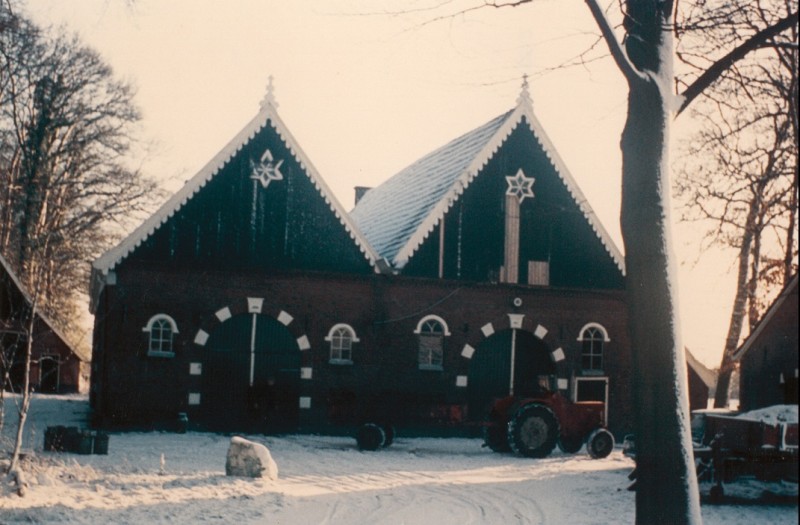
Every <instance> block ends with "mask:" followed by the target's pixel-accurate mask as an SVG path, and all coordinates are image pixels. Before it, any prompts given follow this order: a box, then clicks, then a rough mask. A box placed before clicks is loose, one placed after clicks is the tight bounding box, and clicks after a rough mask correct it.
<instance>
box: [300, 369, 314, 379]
mask: <svg viewBox="0 0 800 525" xmlns="http://www.w3.org/2000/svg"><path fill="white" fill-rule="evenodd" d="M311 374H312V368H311V367H310V366H304V367H302V368H301V369H300V379H311Z"/></svg>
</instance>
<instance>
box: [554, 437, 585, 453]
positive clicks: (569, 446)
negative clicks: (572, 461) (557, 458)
mask: <svg viewBox="0 0 800 525" xmlns="http://www.w3.org/2000/svg"><path fill="white" fill-rule="evenodd" d="M581 447H583V439H581V438H576V437H573V438H563V437H562V438H559V440H558V448H559V449H561V452H564V453H565V454H574V453H576V452H577V451H579V450H580V449H581Z"/></svg>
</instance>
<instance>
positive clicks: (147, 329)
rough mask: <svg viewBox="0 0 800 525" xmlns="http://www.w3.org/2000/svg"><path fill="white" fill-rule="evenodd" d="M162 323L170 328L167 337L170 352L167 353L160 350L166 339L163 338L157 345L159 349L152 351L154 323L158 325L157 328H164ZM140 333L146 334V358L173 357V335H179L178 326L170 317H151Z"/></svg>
mask: <svg viewBox="0 0 800 525" xmlns="http://www.w3.org/2000/svg"><path fill="white" fill-rule="evenodd" d="M164 322H166V324H167V325H168V326H169V328H170V335H169V348H170V350H168V351H167V350H163V349H162V348H163V346H162V345H163V342H164V341H166V339H163V338H162V339H160V341H161V343H160V344H159V345H158V346H159V349H157V350H154V349H153V342H154V340H153V329H154V328H156V323H158V325H159V326H162V327H163V326H164V325H163V323H164ZM142 332H146V333H147V334H148V335H147V355H148V356H150V357H175V334H177V333H179V331H178V325H177V323H176V322H175V319H173V318H172V317H170V316H169V315H167V314H156V315H154V316H153V317H151V318H150V319H149V320H148V321H147V324H146V325H145V326H144V328H142Z"/></svg>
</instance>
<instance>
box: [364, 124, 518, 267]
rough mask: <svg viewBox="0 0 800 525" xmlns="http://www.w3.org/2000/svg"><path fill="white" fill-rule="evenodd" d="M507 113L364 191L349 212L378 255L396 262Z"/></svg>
mask: <svg viewBox="0 0 800 525" xmlns="http://www.w3.org/2000/svg"><path fill="white" fill-rule="evenodd" d="M510 114H511V111H509V112H508V113H505V114H503V115H500V116H499V117H496V118H494V119H492V120H491V121H489V122H488V123H486V124H484V125H483V126H481V127H479V128H477V129H475V130H473V131H470V132H469V133H467V134H465V135H462V136H460V137H458V138H457V139H455V140H453V141H451V142H449V143H448V144H446V145H444V146H442V147H441V148H439V149H437V150H436V151H434V152H432V153H429V154H428V155H426V156H424V157H422V158H421V159H419V160H418V161H416V162H415V163H413V164H412V165H410V166H408V167H407V168H405V169H404V170H403V171H401V172H400V173H398V174H397V175H395V176H393V177H392V178H390V179H389V180H388V181H386V182H385V183H383V184H381V185H380V186H378V187H377V188H373V189H371V190H369V191H368V192H367V193H366V194H365V195H364V197H363V198H362V199H361V200H360V201H359V202H358V205H357V206H356V207H355V209H354V210H353V211H352V212H351V216H352V217H353V220H355V221H356V224H358V226H359V227H360V228H361V230H362V231H363V233H364V235H365V236H366V237H367V239H368V240H369V242H370V243H371V244H372V245H373V246H374V247H375V249H376V250H377V251H378V253H380V254H381V255H382V256H384V257H386V258H387V259H389V260H390V261H392V262H393V263H395V264H397V263H398V261H397V260H396V258H397V256H398V252H399V251H400V250H401V249H402V248H403V247H404V246H406V245H407V244H408V243H409V239H410V238H411V237H412V235H414V233H415V232H416V231H417V229H418V228H419V227H420V225H421V224H423V223H425V222H426V219H427V218H428V217H429V216H430V214H431V212H432V210H433V209H434V208H435V207H436V205H437V204H439V203H440V201H441V200H442V198H443V197H444V196H445V195H447V194H448V192H450V191H451V190H452V188H453V185H454V184H455V183H456V182H457V181H458V179H459V177H460V176H461V175H462V174H463V173H464V172H465V170H467V168H468V167H469V164H470V162H471V161H472V159H474V158H475V157H476V156H477V155H478V154H479V153H480V152H481V150H483V149H484V148H485V147H486V145H487V143H488V142H489V141H490V139H491V138H492V137H493V136H495V134H496V133H497V130H498V129H499V128H500V127H501V126H502V125H503V123H505V121H506V119H507V118H508V116H509V115H510Z"/></svg>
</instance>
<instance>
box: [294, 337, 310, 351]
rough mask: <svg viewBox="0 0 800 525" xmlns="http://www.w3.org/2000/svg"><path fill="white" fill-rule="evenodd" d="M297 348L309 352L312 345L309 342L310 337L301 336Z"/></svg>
mask: <svg viewBox="0 0 800 525" xmlns="http://www.w3.org/2000/svg"><path fill="white" fill-rule="evenodd" d="M297 346H298V347H299V348H300V350H308V349H310V348H311V343H309V342H308V337H306V336H305V335H301V336H300V337H298V338H297Z"/></svg>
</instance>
